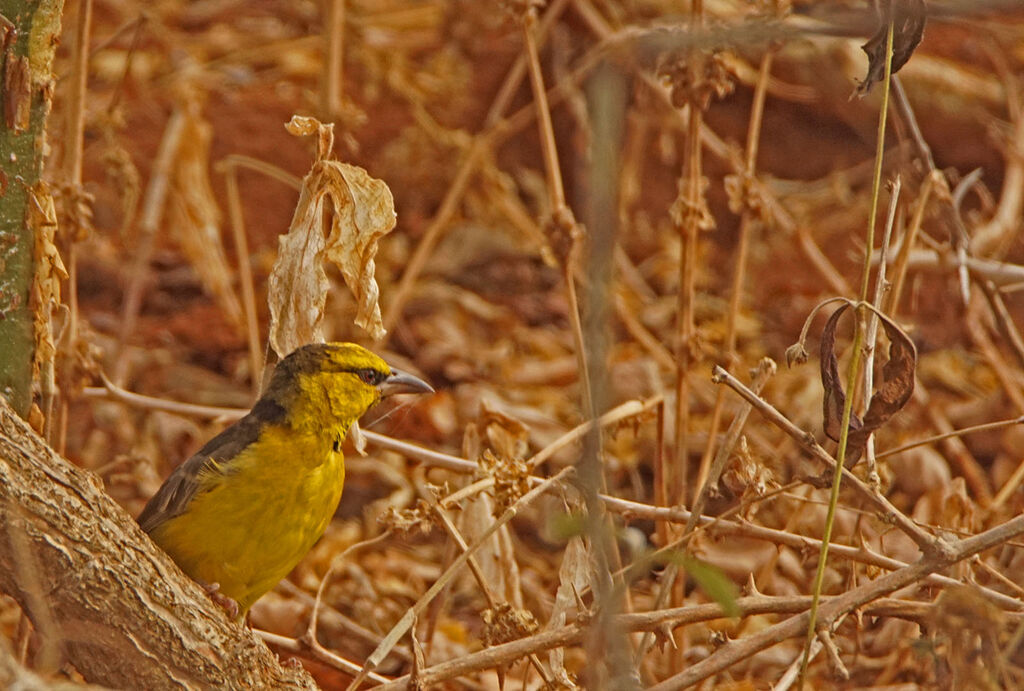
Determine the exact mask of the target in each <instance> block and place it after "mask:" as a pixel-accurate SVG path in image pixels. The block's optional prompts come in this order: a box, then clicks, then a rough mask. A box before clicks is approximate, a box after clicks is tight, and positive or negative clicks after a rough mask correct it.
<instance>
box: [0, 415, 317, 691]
mask: <svg viewBox="0 0 1024 691" xmlns="http://www.w3.org/2000/svg"><path fill="white" fill-rule="evenodd" d="M0 590H2V591H3V592H5V593H7V594H9V595H11V596H12V597H14V598H15V599H16V600H17V601H18V603H19V604H20V605H21V607H22V610H23V611H25V613H26V614H27V615H28V616H29V618H30V619H31V620H32V623H33V625H34V626H35V628H36V631H37V632H38V633H39V635H40V640H41V647H40V650H39V652H38V653H37V660H38V659H39V658H40V656H43V657H46V651H47V650H50V651H53V655H51V658H53V659H55V658H56V655H58V654H62V655H63V656H64V657H65V658H66V659H67V660H68V661H70V662H71V663H72V664H73V665H74V666H75V668H76V669H78V670H79V671H80V672H81V673H82V674H83V675H84V676H85V678H86V679H87V680H89V681H91V682H95V683H99V684H104V685H106V686H111V687H115V688H135V689H143V688H144V689H165V688H175V689H181V688H239V687H244V688H303V689H313V688H316V685H315V684H314V682H313V681H312V679H311V678H310V677H309V675H307V674H306V673H305V672H303V671H302V670H297V669H285V668H283V667H282V666H281V665H280V663H279V662H278V659H277V656H276V655H274V654H273V653H272V652H271V651H270V650H269V649H268V648H267V647H266V646H265V645H264V644H263V643H262V642H261V641H259V640H257V639H256V638H255V636H253V634H252V632H250V631H249V630H248V629H246V628H245V627H244V626H242V625H240V624H237V623H233V622H231V621H229V620H228V618H227V615H226V614H225V613H224V612H223V611H221V610H220V609H219V608H218V607H217V606H216V605H214V604H213V603H212V602H211V601H210V599H209V598H208V597H207V596H206V593H205V592H204V591H203V589H202V588H201V587H199V585H197V584H196V583H194V582H193V581H192V580H191V579H189V578H188V577H187V576H185V575H184V574H183V573H182V572H181V570H179V569H178V567H177V566H176V565H175V564H174V563H173V562H172V561H171V559H170V557H168V556H167V555H166V554H164V553H163V552H162V551H161V550H160V549H159V548H158V547H157V546H156V545H154V544H153V543H152V542H151V541H150V539H149V537H148V536H147V535H146V534H145V533H144V532H142V530H141V529H140V528H139V527H138V525H137V524H136V523H135V521H133V520H132V518H131V517H130V516H129V515H128V514H127V513H125V512H124V510H123V509H122V508H121V507H120V506H118V505H117V504H116V503H115V502H114V501H113V500H112V499H111V498H110V497H109V496H108V495H107V494H105V493H104V492H103V490H102V489H101V486H100V482H99V481H98V480H97V479H96V478H95V476H93V475H91V474H89V473H88V472H86V471H84V470H82V469H80V468H78V467H76V466H73V465H71V464H70V463H68V462H67V461H65V460H64V459H63V458H61V457H60V456H58V455H57V454H56V453H54V452H53V450H52V449H50V448H49V447H48V446H47V445H46V444H45V443H44V442H43V440H42V439H40V438H39V437H38V436H37V435H36V434H35V432H33V431H32V430H31V429H30V428H29V426H28V425H27V424H26V423H25V422H24V421H23V420H22V419H21V418H19V417H18V416H17V415H16V414H15V412H14V410H12V409H11V408H10V406H8V405H7V404H6V403H5V402H4V401H3V398H2V397H0Z"/></svg>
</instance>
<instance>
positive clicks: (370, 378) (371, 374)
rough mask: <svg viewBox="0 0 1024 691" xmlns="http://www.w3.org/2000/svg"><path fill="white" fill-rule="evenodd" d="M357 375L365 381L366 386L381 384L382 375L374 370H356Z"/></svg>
mask: <svg viewBox="0 0 1024 691" xmlns="http://www.w3.org/2000/svg"><path fill="white" fill-rule="evenodd" d="M356 375H357V376H358V377H359V378H360V379H361V380H362V381H363V383H364V384H370V385H371V386H376V385H377V384H379V383H380V379H381V374H380V372H378V371H377V370H374V369H369V368H367V369H361V370H356Z"/></svg>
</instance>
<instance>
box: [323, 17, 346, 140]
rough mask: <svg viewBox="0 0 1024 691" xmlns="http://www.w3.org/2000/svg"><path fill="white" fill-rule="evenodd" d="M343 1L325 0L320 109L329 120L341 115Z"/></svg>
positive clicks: (343, 50)
mask: <svg viewBox="0 0 1024 691" xmlns="http://www.w3.org/2000/svg"><path fill="white" fill-rule="evenodd" d="M344 38H345V0H327V17H326V20H325V21H324V61H325V65H324V76H323V79H324V83H323V85H322V89H321V92H320V107H321V108H322V109H323V111H324V113H325V114H326V115H327V117H328V118H330V119H332V120H333V119H336V118H338V117H339V116H340V115H341V113H342V96H341V94H342V84H343V83H344V82H343V80H344V65H345V41H344Z"/></svg>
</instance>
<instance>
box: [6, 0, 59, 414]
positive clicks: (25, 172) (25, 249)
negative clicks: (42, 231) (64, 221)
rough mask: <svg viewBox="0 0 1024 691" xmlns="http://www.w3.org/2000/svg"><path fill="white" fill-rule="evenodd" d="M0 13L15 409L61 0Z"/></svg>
mask: <svg viewBox="0 0 1024 691" xmlns="http://www.w3.org/2000/svg"><path fill="white" fill-rule="evenodd" d="M2 8H3V9H2V11H3V15H2V17H0V48H2V50H3V53H2V55H0V100H2V101H3V108H2V110H3V112H2V114H0V115H2V117H0V394H2V395H4V396H6V397H7V400H8V401H10V402H11V405H12V406H14V409H15V410H17V411H18V413H19V414H20V415H22V416H25V415H27V414H28V409H29V406H30V405H31V403H32V353H33V348H34V333H33V328H32V308H31V306H30V304H29V294H30V291H31V286H32V274H33V251H34V244H35V242H34V237H33V232H32V228H31V227H30V226H29V224H28V222H27V219H28V205H29V203H30V195H29V190H30V189H31V188H32V187H33V186H34V185H35V184H36V183H37V182H38V181H39V177H40V175H41V174H42V170H43V152H44V150H45V148H46V116H47V115H48V114H49V112H50V100H51V98H52V95H53V83H54V79H53V55H54V53H55V52H56V49H57V44H58V42H59V36H60V15H61V11H62V10H63V8H64V0H34V1H33V0H7V1H6V2H4V3H3V5H2Z"/></svg>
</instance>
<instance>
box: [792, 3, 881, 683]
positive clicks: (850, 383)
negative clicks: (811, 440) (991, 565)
mask: <svg viewBox="0 0 1024 691" xmlns="http://www.w3.org/2000/svg"><path fill="white" fill-rule="evenodd" d="M892 38H893V22H892V17H889V18H888V30H887V32H886V38H885V78H884V80H883V82H882V103H881V106H880V108H879V111H880V112H879V114H878V139H877V142H876V145H875V146H876V148H875V171H874V179H873V181H872V188H871V200H872V202H871V213H870V214H869V218H868V229H867V230H868V232H867V239H866V241H865V243H864V266H863V270H862V272H861V281H860V303H859V304H858V306H857V310H856V313H855V318H854V332H853V348H852V360H851V362H850V371H849V373H848V376H847V379H846V390H847V391H848V392H849V395H848V396H847V397H846V402H845V403H844V405H843V416H842V420H841V422H840V431H839V449H838V450H837V451H836V470H835V475H834V476H833V478H832V490H831V492H830V494H829V503H828V514H827V515H826V517H825V530H824V534H823V535H822V537H821V552H820V553H819V555H818V569H817V571H816V572H815V574H814V590H813V592H812V594H811V609H810V612H809V614H810V616H809V619H808V623H807V640H806V642H805V644H804V653H803V659H802V661H801V663H800V688H803V683H804V681H805V680H806V678H807V665H808V663H809V662H810V651H811V644H812V643H813V641H814V639H815V638H816V633H815V628H816V625H817V617H818V604H819V602H820V600H821V587H822V583H824V580H825V565H826V563H827V562H828V545H829V541H830V540H831V539H832V527H833V525H834V523H835V517H836V506H837V505H838V503H839V486H840V484H841V482H842V478H843V473H842V468H843V465H844V464H845V462H846V444H847V441H848V439H849V435H850V414H851V413H852V412H853V399H854V395H853V392H854V387H855V386H856V385H857V379H858V378H859V376H860V368H861V364H862V362H861V350H862V348H863V347H864V336H865V334H864V327H863V324H862V321H863V318H862V314H863V312H864V308H863V304H864V302H865V301H866V300H867V294H868V285H869V283H870V280H871V252H872V249H873V248H874V243H875V220H876V219H877V216H878V191H879V189H880V187H881V184H882V158H883V154H884V152H885V126H886V114H887V112H888V108H889V82H890V79H891V77H892Z"/></svg>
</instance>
